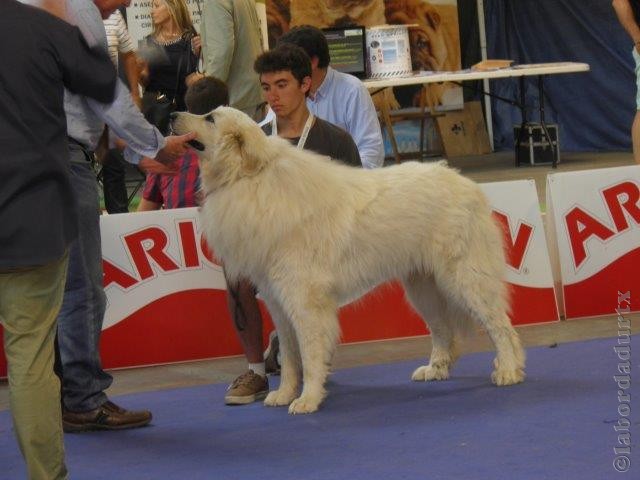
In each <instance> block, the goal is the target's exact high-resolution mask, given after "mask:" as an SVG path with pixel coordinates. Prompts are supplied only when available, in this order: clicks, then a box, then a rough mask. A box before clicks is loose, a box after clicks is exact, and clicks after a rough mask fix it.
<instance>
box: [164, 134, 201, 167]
mask: <svg viewBox="0 0 640 480" xmlns="http://www.w3.org/2000/svg"><path fill="white" fill-rule="evenodd" d="M196 137H197V135H196V133H195V132H189V133H185V134H184V135H172V136H170V137H165V138H166V139H167V144H166V145H165V146H164V148H163V149H162V150H160V151H159V152H158V155H156V160H157V161H159V162H160V163H164V164H165V165H166V164H168V163H171V162H174V161H176V160H177V159H178V157H181V156H182V155H184V154H185V153H187V152H188V151H189V148H191V147H189V143H188V142H189V141H190V140H194V139H195V138H196Z"/></svg>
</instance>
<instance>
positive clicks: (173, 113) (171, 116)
mask: <svg viewBox="0 0 640 480" xmlns="http://www.w3.org/2000/svg"><path fill="white" fill-rule="evenodd" d="M169 118H171V120H175V119H176V118H178V112H171V113H170V114H169Z"/></svg>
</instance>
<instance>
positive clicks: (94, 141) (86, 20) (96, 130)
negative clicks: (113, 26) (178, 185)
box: [64, 0, 166, 164]
mask: <svg viewBox="0 0 640 480" xmlns="http://www.w3.org/2000/svg"><path fill="white" fill-rule="evenodd" d="M67 14H68V15H69V17H70V18H69V20H70V21H71V23H74V24H76V25H77V26H78V28H79V29H80V31H81V32H82V35H83V36H84V37H85V39H86V40H87V43H88V44H89V45H90V46H97V45H100V46H101V47H103V48H104V49H105V51H108V49H107V35H106V33H105V30H104V23H103V22H102V17H101V15H100V11H99V10H98V8H97V7H96V6H95V5H94V3H93V2H92V1H91V0H67ZM133 87H134V88H135V86H133ZM64 110H65V113H66V115H67V133H68V135H69V136H70V137H72V138H73V139H75V140H76V141H78V142H80V143H82V144H83V145H85V146H86V147H87V148H89V149H91V150H94V149H95V148H96V146H97V145H98V141H99V140H100V136H101V135H102V131H103V130H104V125H105V123H106V124H107V125H108V126H109V128H110V130H111V131H112V132H113V134H115V135H116V136H118V137H120V138H122V139H123V140H124V141H125V142H126V143H127V148H126V149H125V152H124V155H125V158H126V160H127V161H129V162H130V163H136V164H137V163H138V162H139V161H140V159H141V157H143V156H145V157H151V158H154V157H155V156H156V155H157V154H158V151H159V150H160V149H162V148H164V146H165V144H166V140H165V139H164V137H163V136H162V134H161V133H160V132H159V131H158V129H157V128H155V127H154V126H153V125H151V124H150V123H149V122H147V121H146V120H145V118H144V116H143V115H142V113H140V110H139V109H138V107H136V106H135V104H134V103H133V101H132V100H131V94H130V93H129V91H128V90H127V88H126V87H125V86H124V84H123V83H122V81H120V80H118V85H117V87H116V97H115V99H114V101H113V102H111V103H110V104H106V103H100V102H96V101H95V100H91V99H89V98H86V97H83V96H81V95H74V94H73V93H71V92H69V91H67V90H65V92H64Z"/></svg>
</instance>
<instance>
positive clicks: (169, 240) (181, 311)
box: [0, 181, 558, 375]
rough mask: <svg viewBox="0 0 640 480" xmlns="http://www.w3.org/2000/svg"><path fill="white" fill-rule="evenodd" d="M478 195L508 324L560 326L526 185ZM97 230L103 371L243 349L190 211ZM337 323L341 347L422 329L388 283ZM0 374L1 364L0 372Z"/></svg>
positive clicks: (531, 190) (112, 218) (494, 186)
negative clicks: (488, 211) (487, 204)
mask: <svg viewBox="0 0 640 480" xmlns="http://www.w3.org/2000/svg"><path fill="white" fill-rule="evenodd" d="M483 189H484V191H485V193H486V194H487V195H488V197H489V199H490V201H491V203H492V205H493V206H494V210H495V216H496V218H497V219H498V221H499V222H500V223H501V224H502V225H503V231H504V234H505V239H506V244H507V247H508V248H507V250H508V263H509V267H508V271H507V274H506V280H507V281H508V282H509V284H510V285H511V290H512V298H513V302H512V303H513V309H512V320H513V323H514V324H528V323H540V322H549V321H555V320H557V319H558V314H557V309H556V302H555V297H554V293H553V279H552V277H551V270H550V267H549V257H548V254H547V250H546V242H545V237H544V232H543V229H542V221H541V218H540V212H539V209H538V201H537V196H536V189H535V186H534V184H533V182H531V181H517V182H503V183H491V184H486V185H483ZM101 229H102V251H103V262H104V286H105V292H106V295H107V301H108V305H107V311H106V314H105V319H104V327H103V328H104V330H103V333H102V339H101V354H102V359H103V364H104V366H105V367H106V368H114V367H125V366H135V365H150V364H159V363H170V362H178V361H186V360H195V359H202V358H214V357H223V356H229V355H238V354H241V353H242V349H241V347H240V344H239V342H238V340H237V336H236V332H235V330H234V328H233V324H232V321H231V319H230V317H229V314H228V310H227V307H226V296H225V281H224V275H223V273H222V269H221V267H220V265H219V264H218V263H217V261H216V259H215V258H214V257H213V255H212V254H211V253H210V252H209V250H208V248H207V247H206V243H205V242H204V241H203V238H202V232H201V227H200V221H199V217H198V210H197V209H196V208H187V209H177V210H163V211H157V212H147V213H131V214H120V215H106V216H103V217H102V218H101ZM262 313H263V318H265V319H266V321H265V326H264V328H265V333H266V332H268V331H270V330H271V329H272V328H273V326H272V323H271V320H270V318H269V316H268V312H267V310H266V308H264V306H263V305H262ZM340 322H341V326H342V339H343V341H344V342H358V341H367V340H380V339H387V338H398V337H408V336H415V335H424V334H426V333H428V331H427V329H426V327H425V324H424V322H423V321H422V320H421V319H420V317H418V315H417V314H416V313H415V312H414V311H413V310H412V309H411V308H410V307H409V305H408V304H407V303H406V301H405V300H404V292H403V290H402V287H401V286H400V285H399V284H398V283H395V282H393V283H389V284H386V285H382V286H380V287H378V288H376V289H375V290H374V291H372V292H370V293H369V294H368V295H367V296H366V297H365V298H364V299H363V300H361V301H358V302H355V303H353V304H351V305H348V306H346V307H344V308H342V309H341V311H340ZM266 338H267V337H266V335H265V339H266ZM0 359H2V360H4V359H3V358H2V356H0ZM2 360H0V361H2ZM5 372H6V365H5V364H1V363H0V375H4V374H5Z"/></svg>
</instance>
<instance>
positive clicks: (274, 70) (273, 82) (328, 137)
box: [225, 45, 362, 405]
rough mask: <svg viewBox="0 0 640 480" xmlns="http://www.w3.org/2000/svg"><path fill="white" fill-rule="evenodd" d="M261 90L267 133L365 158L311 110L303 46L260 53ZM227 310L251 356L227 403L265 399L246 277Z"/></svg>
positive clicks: (347, 158)
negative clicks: (270, 115) (271, 114)
mask: <svg viewBox="0 0 640 480" xmlns="http://www.w3.org/2000/svg"><path fill="white" fill-rule="evenodd" d="M254 69H255V71H256V72H257V73H258V74H259V75H260V84H261V86H262V91H263V94H264V96H265V99H266V100H267V103H268V104H269V107H271V110H273V112H274V113H275V118H274V119H273V120H272V122H271V123H267V124H266V125H264V126H263V127H262V128H263V130H264V131H265V133H266V134H267V135H278V136H279V137H281V138H286V139H288V140H289V141H290V142H291V143H292V145H295V146H296V147H297V148H304V149H306V150H311V151H314V152H316V153H319V154H321V155H326V156H329V157H331V158H332V159H334V160H336V161H340V162H343V163H345V164H347V165H353V166H360V165H361V164H362V162H361V160H360V155H359V153H358V148H357V147H356V144H355V143H354V141H353V139H352V138H351V136H350V135H349V134H348V133H347V132H345V131H344V130H342V129H341V128H339V127H336V126H335V125H333V124H331V123H329V122H327V121H325V120H322V119H320V118H318V117H316V116H315V115H313V114H312V113H311V112H310V111H309V109H308V108H307V104H306V97H307V95H308V93H309V89H310V88H311V61H310V59H309V56H308V55H307V54H306V53H305V52H304V50H302V49H301V48H299V47H297V46H295V45H281V46H279V47H277V48H275V49H273V50H270V51H268V52H265V53H263V54H262V55H260V56H259V57H258V58H257V59H256V62H255V64H254ZM227 292H228V295H227V299H228V304H229V311H230V312H231V316H232V318H233V321H234V325H235V327H236V330H237V332H238V336H239V338H240V342H241V343H242V346H243V348H244V352H245V355H246V357H247V360H248V362H249V369H248V370H247V371H246V372H245V373H243V374H242V375H240V376H239V377H238V378H236V379H235V380H234V382H233V383H232V384H231V386H230V387H229V389H228V390H227V394H226V395H225V403H227V404H228V405H243V404H247V403H251V402H254V401H256V400H260V399H263V398H264V397H265V396H266V395H267V393H268V391H269V383H268V382H267V377H266V372H265V363H264V360H263V353H262V345H263V343H262V317H261V315H260V310H259V308H258V302H257V300H256V297H255V295H256V289H255V287H254V286H253V285H252V284H251V282H249V281H248V280H240V281H238V282H237V283H232V282H227Z"/></svg>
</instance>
